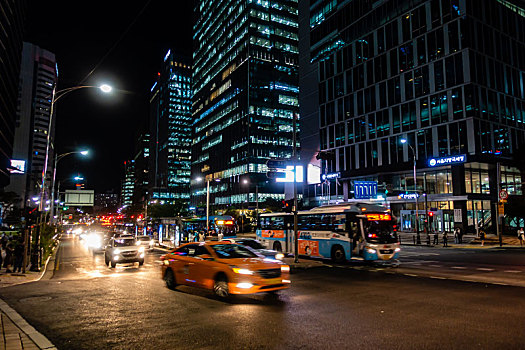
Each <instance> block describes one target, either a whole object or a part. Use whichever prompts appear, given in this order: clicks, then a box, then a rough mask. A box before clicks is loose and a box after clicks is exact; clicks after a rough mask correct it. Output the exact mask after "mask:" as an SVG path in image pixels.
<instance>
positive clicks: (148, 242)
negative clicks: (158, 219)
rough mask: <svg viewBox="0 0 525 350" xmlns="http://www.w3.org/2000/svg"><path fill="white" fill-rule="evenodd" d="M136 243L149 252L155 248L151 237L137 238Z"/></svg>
mask: <svg viewBox="0 0 525 350" xmlns="http://www.w3.org/2000/svg"><path fill="white" fill-rule="evenodd" d="M137 243H139V244H140V245H141V246H143V247H145V248H146V249H150V250H151V249H153V247H154V246H155V240H154V239H153V236H137Z"/></svg>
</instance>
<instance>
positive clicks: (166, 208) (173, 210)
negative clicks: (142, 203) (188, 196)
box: [148, 200, 188, 218]
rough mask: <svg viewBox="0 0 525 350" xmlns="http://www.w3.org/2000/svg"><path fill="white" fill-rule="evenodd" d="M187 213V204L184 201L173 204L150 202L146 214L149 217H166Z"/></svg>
mask: <svg viewBox="0 0 525 350" xmlns="http://www.w3.org/2000/svg"><path fill="white" fill-rule="evenodd" d="M185 215H188V206H187V203H186V202H184V201H181V200H179V201H175V202H174V203H173V204H151V205H149V206H148V216H149V217H151V218H166V217H175V216H185Z"/></svg>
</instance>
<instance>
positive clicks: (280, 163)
mask: <svg viewBox="0 0 525 350" xmlns="http://www.w3.org/2000/svg"><path fill="white" fill-rule="evenodd" d="M266 166H267V167H268V169H286V160H283V159H269V160H267V161H266Z"/></svg>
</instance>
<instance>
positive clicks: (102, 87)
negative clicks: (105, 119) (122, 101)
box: [99, 84, 113, 94]
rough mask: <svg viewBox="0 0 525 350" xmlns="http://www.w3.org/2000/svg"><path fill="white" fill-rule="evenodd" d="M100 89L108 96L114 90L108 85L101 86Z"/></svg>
mask: <svg viewBox="0 0 525 350" xmlns="http://www.w3.org/2000/svg"><path fill="white" fill-rule="evenodd" d="M99 89H100V90H102V92H104V93H106V94H107V93H110V92H111V90H113V87H111V86H110V85H108V84H102V85H100V86H99Z"/></svg>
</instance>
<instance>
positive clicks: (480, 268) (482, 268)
mask: <svg viewBox="0 0 525 350" xmlns="http://www.w3.org/2000/svg"><path fill="white" fill-rule="evenodd" d="M476 270H478V271H494V269H489V268H487V267H478V268H477V269H476Z"/></svg>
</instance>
